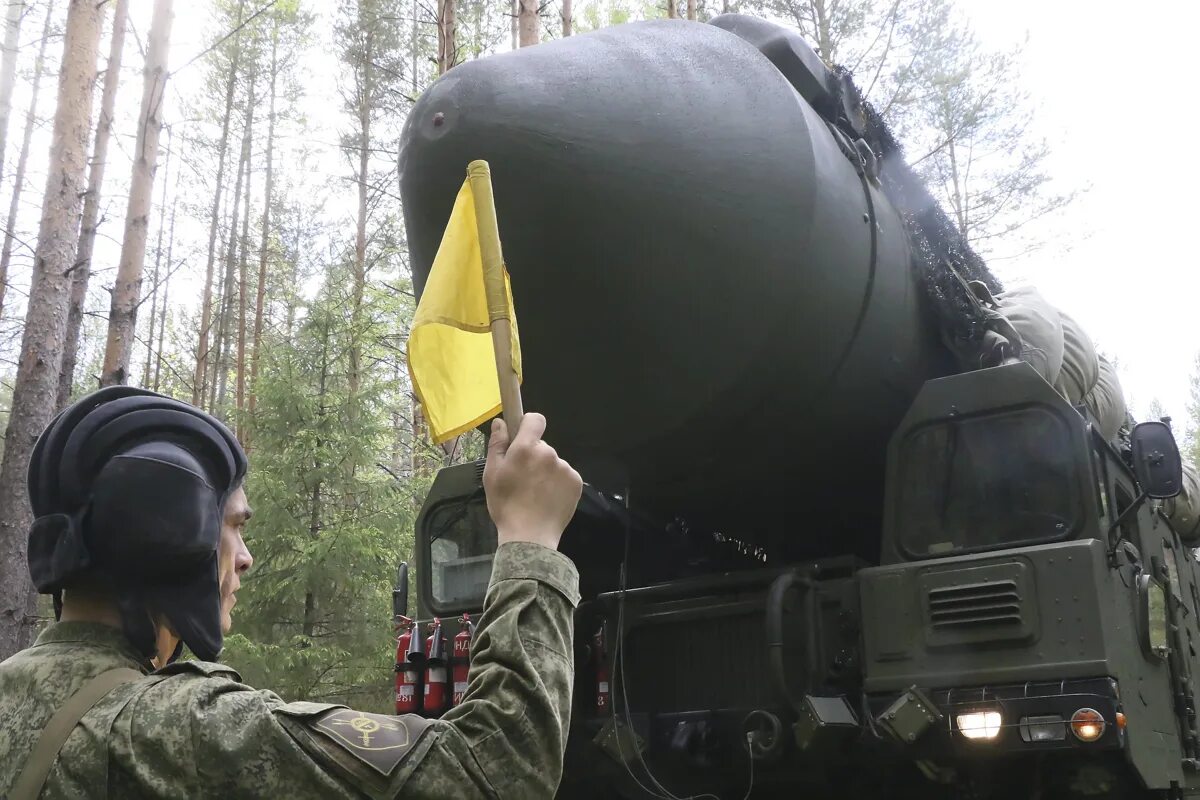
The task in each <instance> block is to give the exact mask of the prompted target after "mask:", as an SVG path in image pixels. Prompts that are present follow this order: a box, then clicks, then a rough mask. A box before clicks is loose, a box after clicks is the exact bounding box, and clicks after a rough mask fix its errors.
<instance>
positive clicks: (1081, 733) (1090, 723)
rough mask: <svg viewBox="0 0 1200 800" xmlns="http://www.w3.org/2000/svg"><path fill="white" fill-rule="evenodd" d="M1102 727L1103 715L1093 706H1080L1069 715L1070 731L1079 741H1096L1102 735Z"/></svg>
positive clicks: (1103, 725)
mask: <svg viewBox="0 0 1200 800" xmlns="http://www.w3.org/2000/svg"><path fill="white" fill-rule="evenodd" d="M1119 724H1120V723H1118V725H1119ZM1104 728H1105V723H1104V717H1103V715H1101V713H1100V712H1099V711H1097V710H1096V709H1094V708H1081V709H1079V710H1078V711H1076V712H1075V713H1074V714H1072V715H1071V733H1073V734H1075V738H1076V739H1078V740H1079V741H1081V742H1094V741H1096V740H1097V739H1099V738H1100V737H1101V736H1103V735H1104Z"/></svg>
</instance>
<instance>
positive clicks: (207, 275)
mask: <svg viewBox="0 0 1200 800" xmlns="http://www.w3.org/2000/svg"><path fill="white" fill-rule="evenodd" d="M245 6H246V2H245V0H238V3H237V9H236V11H235V12H234V14H233V15H232V16H233V26H232V28H231V29H232V30H235V31H238V33H237V34H235V35H234V36H233V37H232V38H231V39H230V40H229V42H228V43H227V44H226V47H227V49H228V53H229V62H228V66H222V65H221V63H220V61H219V60H220V57H221V54H222V49H218V50H217V51H216V55H215V56H214V61H216V62H217V65H216V67H215V71H216V72H217V74H218V75H219V76H220V78H221V79H223V83H224V86H225V106H224V113H222V114H221V117H220V119H221V138H220V142H219V143H218V144H217V174H216V179H215V181H214V182H213V202H212V211H211V213H210V214H209V226H208V261H207V265H206V267H205V272H204V289H203V298H204V299H203V301H202V306H201V311H200V334H199V341H198V343H197V345H196V369H195V377H194V379H193V381H192V403H194V404H195V405H200V406H202V405H203V403H204V397H205V388H206V387H207V385H208V357H209V354H210V352H209V336H210V335H211V326H212V323H213V319H212V307H213V296H212V282H213V267H214V266H215V264H216V257H217V232H218V225H219V223H220V221H221V194H222V192H224V190H225V167H226V158H227V157H228V150H229V125H230V120H231V119H232V117H233V100H234V93H235V90H236V89H237V79H238V73H239V69H240V67H241V60H242V35H241V27H242V19H243V15H244V12H245Z"/></svg>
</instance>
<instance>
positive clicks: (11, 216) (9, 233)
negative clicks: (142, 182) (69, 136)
mask: <svg viewBox="0 0 1200 800" xmlns="http://www.w3.org/2000/svg"><path fill="white" fill-rule="evenodd" d="M53 15H54V3H53V2H51V3H49V4H48V5H47V6H46V22H45V24H44V25H43V26H42V42H41V44H39V45H38V54H37V61H36V62H35V63H34V67H33V91H32V92H31V93H30V96H29V111H28V113H26V115H25V135H24V138H23V139H22V140H21V155H20V156H18V157H17V172H16V174H15V176H14V177H13V190H12V202H11V203H10V204H9V207H8V227H6V228H5V229H4V246H3V249H0V316H2V315H3V313H4V297H5V294H6V293H7V291H8V266H9V263H10V262H11V261H12V249H13V242H14V241H16V238H15V237H14V235H13V234H14V233H16V227H17V216H18V215H19V212H20V210H21V190H22V188H24V185H25V165H26V164H27V163H29V145H30V142H31V141H32V139H33V128H34V124H35V123H36V122H37V105H38V92H39V90H40V89H41V86H42V74H43V73H44V72H45V68H46V42H47V40H49V38H50V20H51V18H52V17H53ZM85 126H86V123H85Z"/></svg>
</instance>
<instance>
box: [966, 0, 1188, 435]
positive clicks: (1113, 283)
mask: <svg viewBox="0 0 1200 800" xmlns="http://www.w3.org/2000/svg"><path fill="white" fill-rule="evenodd" d="M959 2H960V3H961V4H962V5H963V7H964V8H966V9H967V10H968V12H969V13H970V15H971V17H972V18H973V20H974V22H975V25H976V27H977V29H978V30H979V32H980V34H981V35H983V36H985V37H986V38H987V39H988V40H989V41H991V42H992V43H994V44H996V45H997V46H1002V45H1004V44H1005V43H1011V42H1016V41H1019V40H1020V39H1021V38H1022V37H1023V36H1024V35H1025V34H1026V32H1027V33H1028V35H1029V44H1028V50H1027V58H1026V67H1025V69H1024V74H1023V75H1022V80H1023V81H1024V83H1025V85H1026V87H1027V88H1028V89H1029V90H1030V91H1031V93H1032V94H1033V96H1034V97H1035V98H1036V99H1037V100H1038V101H1039V107H1038V114H1037V122H1038V125H1039V126H1040V128H1041V130H1042V132H1043V133H1044V134H1046V135H1047V136H1048V137H1050V138H1051V140H1052V142H1053V143H1054V145H1055V154H1054V156H1053V158H1052V160H1051V161H1050V163H1049V169H1050V170H1051V171H1052V172H1053V173H1054V175H1055V176H1056V178H1058V179H1059V180H1060V181H1063V182H1067V183H1074V184H1075V185H1078V186H1090V190H1089V191H1088V192H1087V194H1085V195H1084V196H1083V197H1081V198H1080V199H1079V200H1077V201H1076V203H1075V204H1074V205H1073V206H1072V207H1071V208H1070V209H1069V210H1068V211H1067V212H1065V213H1064V214H1062V215H1061V216H1060V217H1059V218H1057V219H1056V221H1055V226H1056V228H1057V230H1058V231H1060V232H1061V238H1062V240H1063V241H1065V242H1067V243H1068V244H1069V245H1070V249H1069V250H1068V251H1067V252H1065V253H1061V252H1058V253H1035V254H1031V255H1030V256H1028V257H1026V258H1021V259H1017V260H1014V261H1013V262H1009V263H1004V262H997V263H995V264H994V265H993V266H994V268H995V270H996V272H997V274H999V275H1000V277H1001V278H1002V279H1003V280H1005V281H1006V282H1008V283H1014V282H1022V283H1025V282H1028V283H1033V284H1035V285H1037V286H1038V288H1040V289H1041V290H1042V291H1043V293H1044V294H1046V295H1047V297H1048V298H1049V299H1050V300H1051V301H1052V302H1054V303H1055V304H1057V305H1059V306H1060V307H1061V308H1062V309H1063V310H1064V311H1066V312H1067V313H1068V314H1070V315H1071V316H1073V317H1074V318H1076V319H1077V320H1078V321H1079V322H1080V324H1081V325H1083V326H1084V328H1085V329H1086V330H1087V331H1088V333H1089V334H1090V335H1091V336H1092V338H1093V339H1094V340H1095V342H1096V345H1097V347H1099V348H1100V349H1101V350H1102V351H1104V352H1105V353H1109V354H1111V355H1114V356H1116V357H1117V359H1119V361H1120V365H1121V370H1120V374H1121V380H1122V382H1123V384H1124V389H1125V394H1126V399H1127V401H1128V402H1129V405H1130V407H1131V408H1132V409H1133V411H1134V414H1135V415H1137V416H1139V417H1140V418H1145V416H1146V413H1147V410H1148V407H1149V405H1150V403H1151V401H1152V400H1153V399H1154V398H1158V399H1159V400H1160V402H1162V404H1163V406H1164V408H1165V410H1166V411H1167V413H1168V414H1171V415H1172V416H1173V417H1175V419H1176V420H1179V421H1180V423H1181V424H1182V423H1183V420H1184V417H1185V414H1186V409H1187V403H1188V397H1189V384H1188V379H1189V374H1190V373H1191V370H1192V362H1193V360H1194V358H1195V356H1196V354H1197V352H1198V351H1200V325H1198V324H1197V321H1198V319H1200V313H1198V312H1200V305H1198V303H1197V297H1198V293H1200V274H1198V271H1197V265H1198V264H1200V253H1198V252H1197V249H1196V248H1197V245H1196V237H1195V235H1194V234H1195V233H1196V231H1197V230H1198V229H1200V225H1198V220H1197V218H1196V211H1197V204H1196V194H1195V185H1196V179H1197V177H1198V173H1200V167H1198V166H1197V161H1196V159H1195V157H1194V156H1193V150H1194V145H1193V144H1192V143H1191V141H1190V139H1191V138H1192V135H1193V133H1192V131H1191V130H1190V125H1189V123H1190V122H1191V118H1192V114H1193V103H1194V99H1193V98H1194V96H1195V90H1194V85H1193V83H1192V80H1191V79H1192V77H1193V76H1195V75H1196V55H1197V44H1196V38H1195V32H1196V30H1197V29H1198V23H1200V4H1196V3H1190V2H1170V0H1146V1H1145V2H1141V3H1139V4H1138V5H1137V8H1136V13H1116V11H1115V10H1110V9H1108V8H1106V7H1102V4H1099V3H1096V2H1087V1H1085V0H1004V1H1003V2H996V0H959ZM1126 11H1132V9H1131V8H1126ZM1151 28H1152V29H1153V30H1152V31H1151ZM1177 430H1181V428H1177Z"/></svg>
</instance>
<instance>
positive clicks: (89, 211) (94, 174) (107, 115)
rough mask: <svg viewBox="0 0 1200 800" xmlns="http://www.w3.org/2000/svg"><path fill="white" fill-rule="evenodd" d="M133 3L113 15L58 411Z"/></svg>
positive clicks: (70, 367) (120, 5)
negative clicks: (126, 31)
mask: <svg viewBox="0 0 1200 800" xmlns="http://www.w3.org/2000/svg"><path fill="white" fill-rule="evenodd" d="M128 16H129V0H117V5H116V8H115V10H114V11H113V28H112V35H111V37H110V38H109V45H108V63H107V64H106V65H105V67H104V92H103V96H102V98H101V100H100V119H99V120H98V121H97V123H96V143H95V145H93V147H92V166H91V172H90V174H89V175H88V191H87V197H86V198H84V201H83V223H82V225H81V227H80V229H79V246H78V248H77V249H76V253H75V270H74V271H73V272H72V273H71V301H70V305H69V306H68V308H67V341H66V344H65V346H64V350H63V363H62V371H61V372H60V373H59V377H58V408H60V409H62V408H66V406H67V404H68V403H70V402H71V388H72V386H73V385H74V382H75V358H76V356H77V355H78V353H79V334H80V330H81V329H82V328H83V309H84V305H85V304H86V303H87V290H88V281H89V280H90V279H91V275H92V248H93V247H94V246H95V242H96V230H97V229H98V228H99V226H100V195H101V189H102V188H103V184H104V168H105V167H106V166H107V162H108V140H109V138H110V137H111V136H112V126H113V108H114V107H115V105H116V101H117V88H118V86H119V85H120V83H121V55H122V53H123V52H124V49H125V21H126V19H127V17H128Z"/></svg>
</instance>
